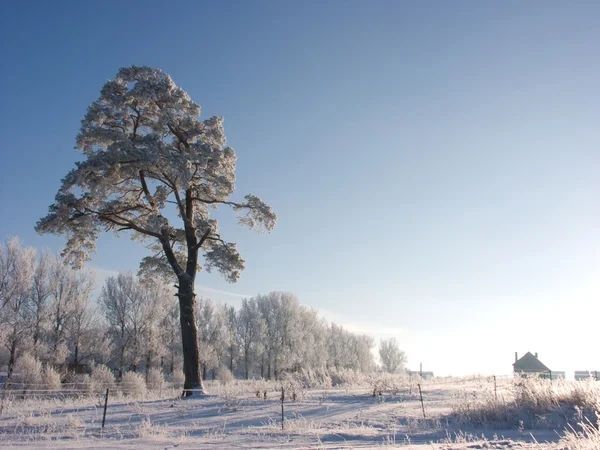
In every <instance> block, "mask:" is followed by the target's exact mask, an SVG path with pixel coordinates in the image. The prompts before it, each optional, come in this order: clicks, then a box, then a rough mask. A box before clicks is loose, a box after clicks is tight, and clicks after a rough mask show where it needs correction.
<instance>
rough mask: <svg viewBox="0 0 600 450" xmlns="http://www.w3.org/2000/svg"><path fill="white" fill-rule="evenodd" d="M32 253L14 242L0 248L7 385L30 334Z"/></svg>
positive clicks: (0, 334) (1, 332) (0, 327)
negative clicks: (6, 352)
mask: <svg viewBox="0 0 600 450" xmlns="http://www.w3.org/2000/svg"><path fill="white" fill-rule="evenodd" d="M35 257H36V251H35V249H33V248H30V247H26V248H22V247H21V241H20V240H19V239H18V238H10V239H8V240H7V241H6V244H5V245H0V338H1V339H2V342H3V343H4V345H5V347H6V349H7V350H8V364H7V365H8V376H7V383H10V380H11V378H12V374H13V372H14V367H15V363H16V361H17V358H18V356H19V354H20V352H22V351H23V349H25V348H26V346H27V343H28V341H29V340H30V338H31V337H32V336H31V331H32V322H33V320H32V308H31V286H32V280H33V274H34V272H35Z"/></svg>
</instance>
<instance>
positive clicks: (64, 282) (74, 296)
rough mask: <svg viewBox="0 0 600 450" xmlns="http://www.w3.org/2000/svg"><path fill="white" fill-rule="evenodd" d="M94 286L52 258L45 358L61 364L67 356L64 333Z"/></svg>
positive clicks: (67, 350) (86, 300)
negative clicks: (46, 353) (46, 356)
mask: <svg viewBox="0 0 600 450" xmlns="http://www.w3.org/2000/svg"><path fill="white" fill-rule="evenodd" d="M93 286H94V282H93V278H92V277H91V276H90V274H89V273H86V272H77V271H75V270H73V269H72V268H71V267H69V266H67V265H66V264H64V262H63V261H62V260H61V259H60V258H59V257H58V256H55V257H54V258H53V260H52V262H51V267H50V295H49V305H48V321H49V330H48V340H47V342H48V357H49V359H50V360H51V361H52V362H53V363H54V364H57V365H58V364H62V363H63V362H64V361H65V359H66V358H67V356H68V352H69V349H68V342H67V338H68V330H69V327H70V326H71V321H72V319H73V317H74V315H75V314H77V313H79V312H80V311H81V310H82V309H85V307H86V306H87V304H88V303H89V297H90V295H91V292H92V289H93Z"/></svg>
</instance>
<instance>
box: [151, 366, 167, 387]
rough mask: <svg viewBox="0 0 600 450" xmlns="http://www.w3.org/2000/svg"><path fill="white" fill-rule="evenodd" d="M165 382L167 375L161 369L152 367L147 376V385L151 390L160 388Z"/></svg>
mask: <svg viewBox="0 0 600 450" xmlns="http://www.w3.org/2000/svg"><path fill="white" fill-rule="evenodd" d="M164 384H165V377H164V376H163V372H162V370H160V369H156V368H154V369H150V370H149V371H148V376H147V378H146V386H147V387H148V389H150V390H154V391H156V390H159V389H161V388H162V387H163V385H164Z"/></svg>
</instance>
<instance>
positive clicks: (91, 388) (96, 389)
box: [88, 364, 115, 394]
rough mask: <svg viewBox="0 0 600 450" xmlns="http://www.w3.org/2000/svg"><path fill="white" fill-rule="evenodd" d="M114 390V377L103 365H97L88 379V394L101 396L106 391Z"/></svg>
mask: <svg viewBox="0 0 600 450" xmlns="http://www.w3.org/2000/svg"><path fill="white" fill-rule="evenodd" d="M114 388H115V376H114V375H113V373H112V371H111V370H110V369H109V368H108V367H106V366H105V365H103V364H100V365H97V366H96V367H94V370H93V371H92V375H91V376H90V378H89V384H88V392H89V393H90V394H103V393H104V392H106V390H107V389H111V390H112V389H114Z"/></svg>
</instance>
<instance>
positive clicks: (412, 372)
mask: <svg viewBox="0 0 600 450" xmlns="http://www.w3.org/2000/svg"><path fill="white" fill-rule="evenodd" d="M406 372H407V373H408V376H409V377H412V376H417V375H419V376H420V377H421V378H423V379H424V380H428V379H429V378H433V372H426V371H422V372H421V371H418V370H407V371H406Z"/></svg>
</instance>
